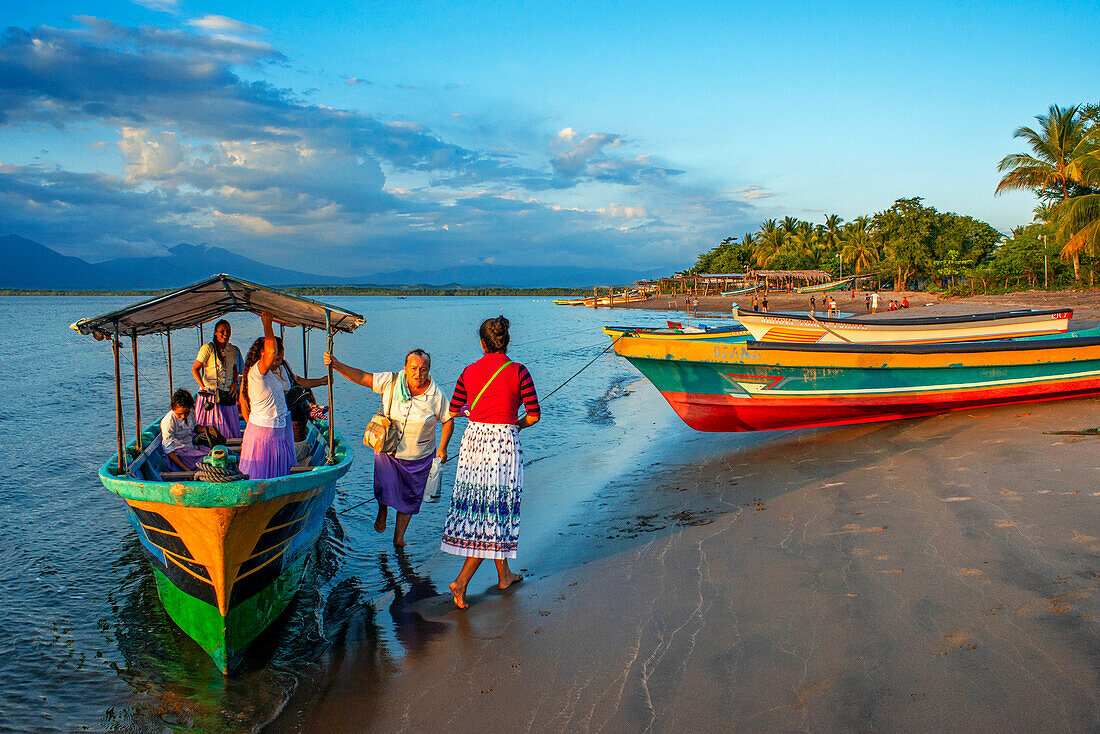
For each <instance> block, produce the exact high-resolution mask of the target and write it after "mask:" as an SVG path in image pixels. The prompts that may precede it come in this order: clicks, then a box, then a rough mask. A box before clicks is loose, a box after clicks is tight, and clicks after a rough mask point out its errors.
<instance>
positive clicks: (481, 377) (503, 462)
mask: <svg viewBox="0 0 1100 734" xmlns="http://www.w3.org/2000/svg"><path fill="white" fill-rule="evenodd" d="M508 327H509V323H508V319H506V318H504V317H503V316H499V317H497V318H495V319H486V320H485V321H483V322H482V323H481V327H480V329H479V330H478V336H479V337H480V339H481V349H482V351H483V352H485V356H484V357H482V358H481V359H479V360H478V361H476V362H474V363H473V364H471V365H469V366H468V367H466V369H464V370H462V374H461V375H460V376H459V378H458V383H457V384H456V385H455V390H454V395H453V397H452V398H451V405H450V412H451V417H452V418H453V417H457V416H458V415H460V414H461V413H465V414H466V415H467V416H468V417H469V419H470V422H469V424H468V425H467V426H466V430H465V431H464V432H463V433H462V444H461V447H460V448H459V452H458V469H457V470H456V472H455V487H454V492H453V493H452V494H451V509H450V512H448V513H447V520H446V522H444V524H443V543H442V545H441V548H442V549H443V550H444V551H445V552H447V553H451V554H454V555H456V556H465V558H466V560H465V562H464V563H463V564H462V570H461V571H460V572H459V574H458V578H456V579H455V580H454V581H452V582H451V584H450V589H451V594H452V595H453V596H454V603H455V606H457V607H458V608H459V609H465V608H467V607H468V606H469V604H468V603H467V602H466V587H467V586H468V585H469V583H470V579H471V578H473V576H474V573H475V572H476V571H477V569H478V567H479V566H480V565H481V561H482V560H483V559H485V558H492V559H493V560H494V561H495V563H496V567H497V588H499V589H507V588H508V587H509V586H511V585H512V584H514V583H515V582H517V581H519V580H521V579H522V578H523V576H521V575H520V574H517V573H514V572H513V571H512V570H511V569H510V568H509V567H508V559H509V558H515V557H516V549H517V547H518V546H519V507H520V499H521V496H522V494H523V455H522V452H521V450H520V444H519V432H520V431H521V430H522V429H524V428H530V427H531V426H533V425H535V424H536V423H538V421H539V417H540V415H541V409H540V408H539V399H538V395H537V394H536V393H535V384H534V382H532V380H531V374H530V373H529V372H528V371H527V368H526V367H524V366H523V365H522V364H519V363H518V362H513V361H512V360H511V359H509V358H508V354H507V349H508V341H509V339H510V337H509V334H508ZM471 395H473V396H474V397H473V399H472V400H471V399H470V396H471ZM521 404H522V405H523V407H524V408H525V409H526V414H525V415H524V416H523V417H522V418H519V419H518V420H517V418H516V416H517V413H518V411H519V407H520V405H521ZM467 406H468V407H467Z"/></svg>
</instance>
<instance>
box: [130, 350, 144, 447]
mask: <svg viewBox="0 0 1100 734" xmlns="http://www.w3.org/2000/svg"><path fill="white" fill-rule="evenodd" d="M130 343H131V344H132V345H133V347H134V441H135V442H136V443H135V445H136V446H137V450H138V451H141V448H142V446H141V390H140V389H139V387H138V356H137V329H133V330H132V331H131V332H130Z"/></svg>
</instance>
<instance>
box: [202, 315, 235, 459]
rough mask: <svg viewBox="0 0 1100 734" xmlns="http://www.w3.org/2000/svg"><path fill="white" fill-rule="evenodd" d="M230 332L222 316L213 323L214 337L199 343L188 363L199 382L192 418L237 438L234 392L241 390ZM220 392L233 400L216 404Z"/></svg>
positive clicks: (228, 436)
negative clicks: (199, 347)
mask: <svg viewBox="0 0 1100 734" xmlns="http://www.w3.org/2000/svg"><path fill="white" fill-rule="evenodd" d="M230 334H231V329H230V326H229V322H228V321H226V320H225V319H222V320H221V321H219V322H218V323H216V324H214V338H213V339H211V340H210V341H209V342H208V343H206V344H203V345H202V348H201V349H200V350H199V353H198V356H196V357H195V364H194V365H193V366H192V367H191V375H192V376H193V377H194V378H195V382H197V383H199V404H198V410H197V411H196V415H195V422H196V423H197V424H198V425H200V426H213V427H214V428H216V429H218V432H219V433H221V434H222V435H223V436H225V437H226V438H240V437H241V416H240V408H238V407H237V400H236V396H237V394H238V393H239V392H240V379H239V378H240V375H238V374H237V360H239V359H240V356H241V351H240V350H239V349H237V347H235V346H233V345H232V344H230V343H229V336H230ZM219 392H220V393H221V394H222V395H223V396H231V399H232V402H230V403H226V404H225V405H221V404H219V402H218V399H217V398H218V394H219ZM222 402H225V401H222Z"/></svg>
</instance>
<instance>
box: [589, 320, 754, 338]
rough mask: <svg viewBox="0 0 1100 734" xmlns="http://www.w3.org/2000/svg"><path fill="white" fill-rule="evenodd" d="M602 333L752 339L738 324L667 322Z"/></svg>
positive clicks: (611, 335)
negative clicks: (700, 324)
mask: <svg viewBox="0 0 1100 734" xmlns="http://www.w3.org/2000/svg"><path fill="white" fill-rule="evenodd" d="M603 333H605V334H607V335H608V336H610V337H611V338H613V339H619V338H623V337H631V338H634V337H642V338H646V339H660V340H668V339H671V340H674V341H748V340H749V339H751V338H752V335H751V334H749V332H748V330H747V329H745V328H744V327H743V326H741V325H740V324H735V325H733V326H691V325H690V324H689V325H686V326H685V325H683V324H678V323H676V322H673V321H669V322H668V326H661V327H647V326H605V327H603Z"/></svg>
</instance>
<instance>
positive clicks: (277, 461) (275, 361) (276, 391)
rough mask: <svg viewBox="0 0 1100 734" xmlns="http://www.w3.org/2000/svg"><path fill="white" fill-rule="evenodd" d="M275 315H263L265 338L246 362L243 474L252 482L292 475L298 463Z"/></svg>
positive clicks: (288, 381) (242, 395) (243, 399)
mask: <svg viewBox="0 0 1100 734" xmlns="http://www.w3.org/2000/svg"><path fill="white" fill-rule="evenodd" d="M272 319H273V317H272V315H271V314H270V313H268V312H267V311H265V312H263V313H262V314H260V320H261V321H262V322H263V325H264V335H263V336H262V337H260V338H259V339H257V340H256V341H255V342H253V344H252V348H251V349H249V350H248V357H246V358H245V361H244V367H245V369H244V374H245V377H244V379H243V380H242V381H241V393H240V400H241V410H242V412H243V413H244V415H245V418H246V420H247V421H248V422H247V423H246V424H245V428H244V437H243V440H242V441H241V460H240V463H239V468H240V471H241V472H242V473H244V474H247V475H248V477H249V478H250V479H274V478H276V477H284V476H286V475H288V474H290V467H292V466H293V465H294V464H295V456H294V440H293V438H292V437H291V436H292V434H290V431H292V430H293V427H292V426H291V424H290V415H289V411H287V407H286V392H287V390H289V389H290V385H291V383H290V380H289V379H288V377H287V372H286V370H283V369H280V367H282V365H283V342H282V339H277V338H276V337H275V334H274V332H272V330H271V322H272Z"/></svg>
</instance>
